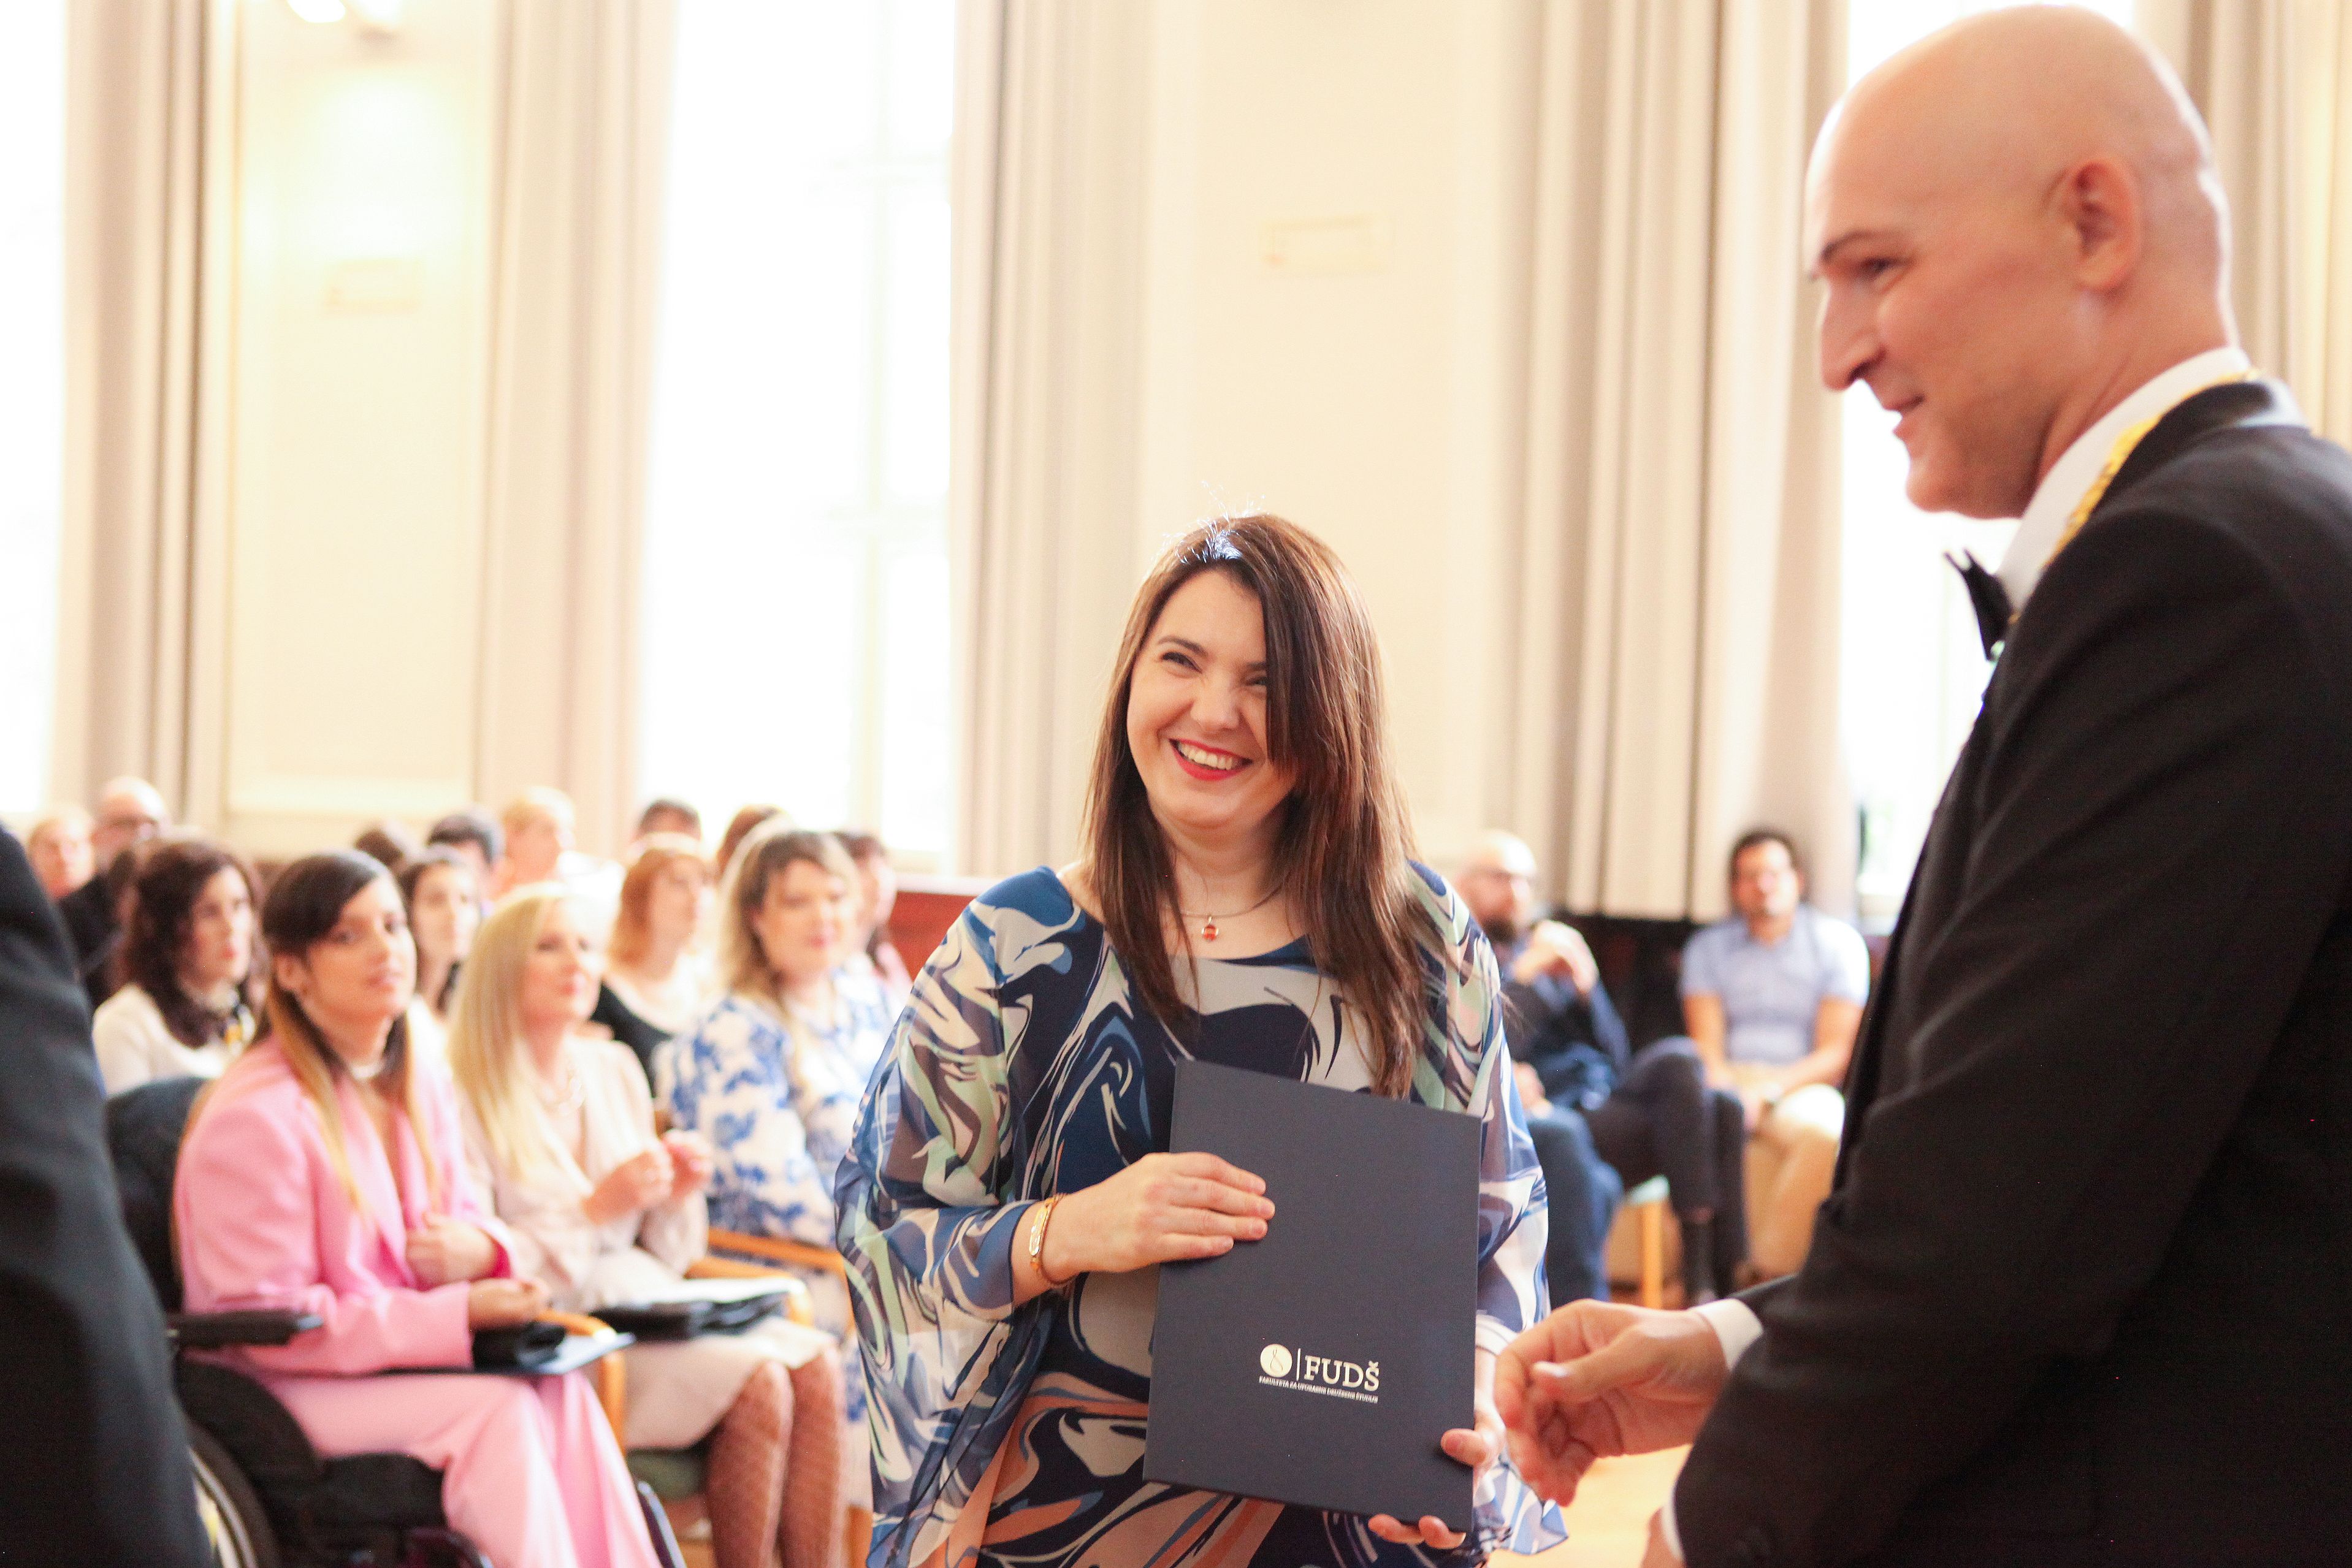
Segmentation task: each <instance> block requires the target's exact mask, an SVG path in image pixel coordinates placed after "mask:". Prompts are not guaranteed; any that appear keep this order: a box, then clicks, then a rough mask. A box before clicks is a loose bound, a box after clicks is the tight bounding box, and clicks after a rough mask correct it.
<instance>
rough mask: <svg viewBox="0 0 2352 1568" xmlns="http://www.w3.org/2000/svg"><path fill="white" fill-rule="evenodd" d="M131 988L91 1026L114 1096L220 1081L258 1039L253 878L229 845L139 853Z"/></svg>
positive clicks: (128, 970)
mask: <svg viewBox="0 0 2352 1568" xmlns="http://www.w3.org/2000/svg"><path fill="white" fill-rule="evenodd" d="M133 853H137V854H139V855H140V856H141V859H140V861H139V862H138V870H137V873H136V874H135V875H134V876H133V878H132V881H131V900H130V910H131V915H130V920H129V923H128V924H127V925H126V926H125V928H124V931H123V939H122V946H121V950H120V951H119V952H118V953H117V955H116V961H117V962H118V963H120V964H121V970H122V972H121V979H122V985H121V988H120V989H118V990H117V991H116V992H115V993H114V994H113V995H112V996H110V997H109V998H106V1000H105V1002H104V1003H103V1004H101V1005H100V1008H99V1009H98V1015H97V1017H96V1018H95V1019H92V1020H91V1024H90V1038H91V1042H92V1044H93V1045H94V1046H95V1047H96V1048H97V1051H98V1071H99V1075H100V1077H102V1078H103V1079H105V1080H106V1092H108V1093H109V1094H120V1093H121V1092H123V1091H124V1090H126V1089H135V1088H137V1087H138V1086H139V1085H140V1084H142V1083H145V1082H149V1081H151V1080H152V1079H157V1078H184V1077H187V1076H190V1075H192V1074H193V1075H195V1076H198V1077H204V1078H214V1077H217V1076H219V1074H220V1071H221V1070H222V1069H223V1068H225V1067H226V1066H227V1065H228V1064H229V1062H230V1061H231V1060H232V1059H234V1058H235V1057H236V1053H237V1052H238V1051H241V1050H243V1049H244V1047H245V1045H246V1042H247V1040H251V1039H252V1038H253V1034H254V1018H253V1009H252V1000H253V995H252V993H253V986H254V982H255V980H256V978H257V969H258V967H259V966H258V964H257V955H256V951H255V943H254V939H253V872H252V870H251V868H250V867H248V866H247V864H246V863H245V859H244V857H243V856H241V855H239V854H238V853H237V852H236V851H235V850H232V849H230V848H229V847H228V846H227V845H226V844H222V843H217V842H215V841H213V840H211V839H203V838H195V837H188V838H179V839H166V840H163V841H160V842H154V843H150V844H147V845H145V846H142V849H140V850H137V851H134V852H133Z"/></svg>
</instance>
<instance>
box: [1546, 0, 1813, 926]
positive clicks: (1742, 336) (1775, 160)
mask: <svg viewBox="0 0 2352 1568" xmlns="http://www.w3.org/2000/svg"><path fill="white" fill-rule="evenodd" d="M1843 10H1844V7H1843V4H1842V0H1801V3H1800V0H1791V3H1790V4H1788V5H1771V6H1751V5H1717V4H1716V3H1715V0H1657V3H1655V4H1646V5H1605V6H1603V5H1585V4H1581V3H1580V0H1549V3H1548V4H1547V5H1546V6H1545V11H1544V36H1543V55H1542V58H1541V61H1540V63H1539V72H1540V89H1539V98H1538V104H1539V109H1538V127H1537V131H1536V134H1537V137H1538V152H1537V157H1538V176H1537V181H1538V183H1537V193H1536V214H1535V217H1536V240H1535V265H1534V269H1533V277H1532V288H1533V301H1532V319H1533V320H1534V323H1535V326H1534V341H1533V343H1532V344H1531V347H1530V355H1529V361H1530V377H1531V382H1530V386H1529V389H1528V489H1527V507H1526V510H1525V516H1524V523H1523V527H1522V529H1521V538H1520V541H1519V543H1520V549H1519V553H1518V559H1517V561H1516V563H1515V565H1516V568H1517V582H1518V584H1519V599H1518V603H1517V607H1516V615H1517V620H1516V623H1515V629H1514V633H1513V637H1512V646H1513V648H1514V651H1515V655H1516V662H1517V668H1516V670H1515V672H1514V674H1515V679H1514V682H1513V689H1514V692H1515V694H1516V698H1517V711H1516V714H1515V716H1514V722H1513V724H1512V725H1511V726H1510V727H1509V728H1510V734H1511V744H1512V746H1513V747H1514V750H1513V755H1512V757H1511V759H1510V768H1509V775H1508V777H1509V780H1510V783H1509V800H1508V803H1507V818H1506V820H1507V821H1513V822H1516V823H1519V824H1523V825H1524V828H1525V830H1526V831H1528V832H1529V835H1530V837H1531V838H1532V839H1533V840H1534V841H1535V843H1536V848H1537V852H1538V856H1539V857H1540V858H1541V859H1542V860H1543V862H1544V863H1545V864H1546V865H1547V866H1549V867H1550V868H1552V874H1553V875H1554V877H1555V878H1557V879H1559V881H1560V883H1561V884H1562V885H1560V886H1558V887H1556V888H1555V889H1554V890H1553V891H1555V892H1559V893H1561V894H1564V896H1565V897H1566V898H1567V900H1568V902H1569V903H1570V905H1572V906H1573V907H1576V908H1579V909H1586V910H1598V911H1603V912H1606V913H1610V914H1617V915H1652V916H1680V915H1697V916H1701V917H1706V916H1709V915H1714V914H1717V913H1718V912H1720V910H1721V909H1722V907H1723V905H1724V898H1725V890H1724V875H1723V856H1724V853H1725V852H1726V851H1727V849H1728V847H1729V845H1730V843H1731V841H1732V840H1733V838H1734V837H1735V836H1736V835H1737V834H1738V832H1739V831H1741V830H1742V829H1743V828H1745V827H1747V826H1748V825H1751V824H1753V823H1756V822H1759V821H1769V822H1772V823H1774V824H1776V825H1778V826H1780V827H1781V828H1783V829H1785V830H1787V831H1791V832H1793V833H1795V834H1796V835H1797V836H1798V838H1799V839H1800V841H1801V842H1802V843H1803V845H1804V847H1805V848H1806V849H1807V851H1809V852H1810V856H1811V864H1812V870H1813V879H1812V880H1813V891H1814V894H1815V897H1816V899H1817V901H1819V902H1822V903H1823V904H1828V905H1829V906H1831V907H1850V905H1851V900H1852V887H1853V855H1854V837H1855V830H1854V822H1853V808H1852V803H1851V800H1850V798H1849V792H1848V790H1847V789H1846V787H1845V784H1844V780H1843V770H1842V768H1841V767H1840V764H1839V756H1838V727H1837V720H1838V683H1837V669H1838V626H1839V615H1838V553H1839V552H1838V512H1837V495H1838V486H1837V468H1836V463H1837V444H1836V427H1837V418H1836V406H1835V404H1834V402H1832V400H1831V399H1830V398H1829V397H1828V396H1827V394H1825V393H1824V392H1822V391H1821V390H1820V388H1819V387H1818V385H1817V384H1815V382H1814V380H1813V371H1812V366H1813V361H1814V353H1813V346H1812V316H1813V302H1812V299H1811V293H1810V286H1809V285H1808V284H1807V283H1806V282H1805V280H1804V278H1803V277H1802V268H1801V254H1800V246H1801V240H1800V232H1799V231H1800V220H1801V197H1802V190H1803V174H1804V165H1805V159H1806V156H1807V153H1808V151H1809V149H1810V146H1811V139H1812V135H1813V132H1814V131H1815V130H1816V128H1817V127H1818V126H1819V124H1820V122H1821V120H1822V115H1823V114H1824V113H1825V112H1826V110H1827V109H1828V106H1829V104H1830V103H1831V102H1832V99H1834V96H1835V94H1836V92H1837V90H1838V89H1839V87H1840V86H1841V85H1842V80H1843V69H1842V68H1843V50H1844V44H1843Z"/></svg>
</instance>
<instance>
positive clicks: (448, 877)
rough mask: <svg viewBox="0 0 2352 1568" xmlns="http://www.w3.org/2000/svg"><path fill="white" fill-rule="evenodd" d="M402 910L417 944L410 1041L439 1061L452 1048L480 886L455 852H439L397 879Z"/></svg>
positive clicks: (478, 917)
mask: <svg viewBox="0 0 2352 1568" xmlns="http://www.w3.org/2000/svg"><path fill="white" fill-rule="evenodd" d="M399 882H400V902H401V907H402V908H404V910H406V911H407V913H408V931H409V936H411V938H413V939H414V940H415V944H416V995H415V998H414V999H413V1000H411V1001H410V1003H409V1005H408V1038H409V1040H411V1042H413V1043H414V1044H415V1045H416V1046H417V1048H418V1049H419V1050H422V1051H428V1052H429V1053H430V1054H432V1055H434V1056H435V1057H442V1056H444V1055H445V1053H446V1047H447V1045H448V1022H449V1005H450V1002H451V1000H452V999H453V998H455V997H456V996H457V974H458V971H459V970H460V969H461V968H463V967H464V966H465V963H466V955H467V953H469V952H471V951H472V950H473V946H474V933H475V931H476V929H477V928H478V927H479V926H480V925H481V923H482V891H481V884H480V883H479V882H478V881H477V880H476V879H475V876H474V868H473V867H472V866H471V865H470V864H468V863H467V861H466V858H465V857H464V856H463V855H461V854H459V853H458V852H457V851H456V850H454V849H450V848H446V847H443V846H436V847H435V848H433V849H429V850H426V851H425V852H424V853H423V854H421V855H419V856H417V857H416V858H415V860H413V861H411V862H408V864H407V865H406V867H404V869H403V870H402V871H401V873H400V877H399Z"/></svg>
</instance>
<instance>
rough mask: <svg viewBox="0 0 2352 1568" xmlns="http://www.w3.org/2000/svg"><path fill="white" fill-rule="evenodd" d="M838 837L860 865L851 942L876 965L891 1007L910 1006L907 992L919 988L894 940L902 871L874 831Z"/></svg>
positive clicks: (853, 832) (850, 857)
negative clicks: (893, 912) (893, 921)
mask: <svg viewBox="0 0 2352 1568" xmlns="http://www.w3.org/2000/svg"><path fill="white" fill-rule="evenodd" d="M834 836H835V838H837V839H839V840H840V841H841V847H842V848H843V849H845V850H847V851H848V852H849V859H850V862H851V863H852V864H854V865H856V867H857V927H856V930H855V931H854V932H852V933H851V936H850V945H851V946H853V947H855V948H856V949H857V950H858V951H859V952H861V953H863V954H865V955H866V960H867V962H869V963H871V964H872V965H873V966H874V973H875V974H876V975H877V976H878V977H880V979H881V981H882V994H883V995H885V996H887V998H890V1007H891V1009H892V1010H893V1011H896V1010H897V1009H899V1008H902V1007H904V1006H906V1004H907V993H908V991H911V990H913V989H914V988H915V980H914V977H913V976H911V975H909V974H908V972H907V960H906V959H904V958H902V957H900V956H898V945H897V944H895V943H893V942H892V941H891V940H890V911H891V910H892V909H893V908H894V907H896V906H897V904H898V872H897V871H896V870H895V869H893V868H892V866H891V864H890V852H889V851H888V850H887V849H885V848H884V847H883V844H882V841H881V840H880V839H878V838H877V837H876V836H875V835H874V834H872V833H866V832H858V831H849V832H844V833H836V834H835V835H834Z"/></svg>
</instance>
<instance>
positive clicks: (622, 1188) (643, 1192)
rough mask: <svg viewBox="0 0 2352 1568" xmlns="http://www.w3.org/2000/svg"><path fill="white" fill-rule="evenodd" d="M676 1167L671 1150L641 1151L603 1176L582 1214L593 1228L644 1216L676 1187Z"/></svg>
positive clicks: (590, 1195) (658, 1148) (649, 1149)
mask: <svg viewBox="0 0 2352 1568" xmlns="http://www.w3.org/2000/svg"><path fill="white" fill-rule="evenodd" d="M676 1184H677V1167H676V1166H674V1165H673V1164H672V1163H671V1161H670V1155H669V1150H668V1149H667V1148H665V1147H664V1146H663V1145H659V1144H656V1145H652V1146H651V1147H650V1148H645V1149H640V1150H638V1151H637V1152H636V1153H635V1154H634V1155H630V1156H629V1157H628V1158H627V1159H625V1160H623V1161H622V1162H621V1163H620V1164H619V1165H617V1166H614V1167H613V1168H612V1169H611V1170H609V1171H606V1172H605V1173H604V1180H602V1181H600V1182H598V1183H597V1184H596V1190H595V1191H593V1192H592V1193H590V1194H589V1195H588V1197H587V1201H585V1202H584V1203H583V1204H582V1205H581V1206H580V1207H581V1211H582V1212H583V1213H584V1214H585V1215H586V1216H587V1217H588V1223H589V1224H591V1225H606V1224H610V1223H611V1222H612V1221H614V1220H615V1219H622V1218H626V1217H627V1216H629V1215H632V1214H642V1213H644V1212H645V1211H646V1209H648V1208H651V1207H653V1206H654V1205H656V1204H657V1203H659V1202H661V1201H662V1200H663V1199H665V1198H667V1197H669V1195H670V1189H671V1188H672V1187H673V1186H675V1185H676Z"/></svg>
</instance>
